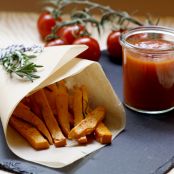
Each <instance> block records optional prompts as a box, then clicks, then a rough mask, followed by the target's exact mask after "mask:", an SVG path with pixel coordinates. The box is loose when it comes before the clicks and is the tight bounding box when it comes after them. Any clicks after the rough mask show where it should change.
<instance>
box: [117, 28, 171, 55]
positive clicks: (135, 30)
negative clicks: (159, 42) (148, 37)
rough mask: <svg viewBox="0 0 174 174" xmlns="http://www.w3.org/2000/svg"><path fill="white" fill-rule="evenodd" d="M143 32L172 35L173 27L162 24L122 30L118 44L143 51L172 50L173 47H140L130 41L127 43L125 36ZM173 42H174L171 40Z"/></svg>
mask: <svg viewBox="0 0 174 174" xmlns="http://www.w3.org/2000/svg"><path fill="white" fill-rule="evenodd" d="M144 33H153V34H155V33H156V34H164V35H169V36H172V37H174V29H172V28H169V27H163V26H141V27H136V28H133V29H130V30H127V31H124V32H123V33H122V34H121V36H120V44H121V45H122V47H125V48H132V49H134V50H135V51H143V52H146V53H147V52H149V51H150V52H153V53H156V54H158V53H160V54H166V53H168V52H174V47H172V48H167V49H154V48H151V49H150V48H142V47H139V46H136V45H134V44H132V43H129V42H128V41H127V38H128V37H130V36H132V35H135V34H144ZM173 43H174V42H173Z"/></svg>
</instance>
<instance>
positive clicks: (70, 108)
mask: <svg viewBox="0 0 174 174" xmlns="http://www.w3.org/2000/svg"><path fill="white" fill-rule="evenodd" d="M73 100H74V99H73V95H69V96H68V110H69V111H70V112H73Z"/></svg>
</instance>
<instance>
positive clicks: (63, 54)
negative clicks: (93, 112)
mask: <svg viewBox="0 0 174 174" xmlns="http://www.w3.org/2000/svg"><path fill="white" fill-rule="evenodd" d="M85 49H86V46H59V47H50V48H45V49H44V51H43V53H41V54H40V55H39V56H38V58H37V60H36V63H37V64H39V65H43V66H44V68H43V69H42V70H41V71H39V72H38V75H40V77H41V78H39V79H37V80H35V81H34V82H33V83H31V82H26V81H23V80H18V79H16V78H12V79H11V78H10V76H9V74H7V73H6V72H5V71H4V70H3V68H2V66H1V67H0V79H1V82H0V89H1V90H0V96H1V103H0V117H1V121H2V125H3V130H4V133H5V137H6V141H7V144H8V146H9V148H10V149H11V151H12V152H13V153H15V154H16V155H17V156H19V157H21V158H23V159H25V160H28V161H32V162H36V163H39V164H42V165H45V166H49V167H54V168H60V167H64V166H66V165H68V164H71V163H72V162H74V161H76V160H78V159H80V158H82V157H84V156H85V155H87V154H89V153H91V152H93V151H95V150H97V149H99V148H101V147H103V145H101V144H99V143H97V142H95V141H94V142H93V143H91V144H89V145H87V146H73V145H72V144H68V146H67V147H63V148H55V147H54V146H51V147H50V148H49V149H48V150H42V151H36V150H34V149H33V148H31V147H30V146H29V145H28V143H27V142H26V141H25V140H24V139H23V138H22V137H21V136H19V135H18V133H16V131H13V129H12V128H11V127H10V126H8V121H9V118H10V116H11V114H12V112H13V110H14V109H15V107H16V106H17V104H18V103H19V102H20V101H21V100H22V99H23V98H24V97H25V96H27V95H29V93H32V92H33V91H35V90H37V89H40V88H42V87H45V86H47V85H49V84H52V83H54V82H57V81H59V80H62V79H65V80H66V83H67V85H68V86H69V87H72V86H73V85H74V84H76V85H78V84H84V85H86V86H87V89H88V92H89V97H90V98H89V100H90V101H91V105H93V106H96V105H103V106H105V107H106V108H107V115H106V120H105V121H106V124H107V125H108V127H109V128H110V130H111V131H112V133H113V138H114V137H115V136H116V135H118V134H119V133H120V132H121V131H122V130H123V129H124V126H125V112H124V109H123V106H122V104H121V102H120V100H119V99H118V97H117V96H116V94H115V93H114V90H113V89H112V87H111V85H110V83H109V81H108V80H107V78H106V76H105V74H104V72H103V70H102V68H101V67H100V65H99V64H98V63H96V62H92V61H88V60H82V59H77V58H76V59H73V57H75V56H77V55H78V54H79V53H81V52H82V51H84V50H85Z"/></svg>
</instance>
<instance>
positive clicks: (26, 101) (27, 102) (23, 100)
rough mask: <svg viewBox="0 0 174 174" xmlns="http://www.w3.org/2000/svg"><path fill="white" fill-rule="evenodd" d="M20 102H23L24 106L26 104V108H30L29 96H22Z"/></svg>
mask: <svg viewBox="0 0 174 174" xmlns="http://www.w3.org/2000/svg"><path fill="white" fill-rule="evenodd" d="M21 102H22V103H23V104H25V105H26V106H28V109H30V107H31V104H30V98H29V97H24V98H23V99H22V101H21Z"/></svg>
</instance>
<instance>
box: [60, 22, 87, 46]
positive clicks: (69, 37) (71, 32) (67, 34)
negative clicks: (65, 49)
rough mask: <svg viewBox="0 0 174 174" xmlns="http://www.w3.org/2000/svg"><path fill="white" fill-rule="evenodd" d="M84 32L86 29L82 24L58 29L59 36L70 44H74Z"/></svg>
mask: <svg viewBox="0 0 174 174" xmlns="http://www.w3.org/2000/svg"><path fill="white" fill-rule="evenodd" d="M84 30H85V27H84V26H82V25H80V24H78V25H77V24H76V25H70V26H64V27H62V28H60V29H58V31H57V36H58V37H61V38H64V39H65V40H66V41H67V42H68V43H69V44H72V43H73V42H74V41H75V39H76V38H78V37H79V36H80V34H81V33H82V32H83V31H84Z"/></svg>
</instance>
